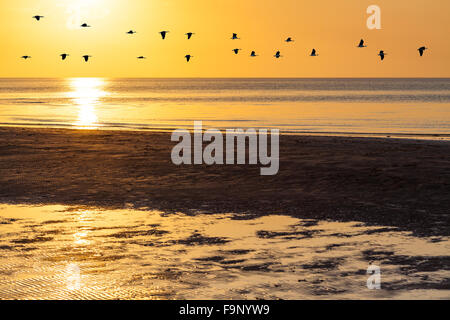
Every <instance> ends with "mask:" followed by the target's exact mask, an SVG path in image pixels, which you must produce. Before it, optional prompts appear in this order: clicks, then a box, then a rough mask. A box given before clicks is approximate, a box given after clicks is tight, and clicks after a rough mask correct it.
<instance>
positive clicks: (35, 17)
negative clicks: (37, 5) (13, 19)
mask: <svg viewBox="0 0 450 320" xmlns="http://www.w3.org/2000/svg"><path fill="white" fill-rule="evenodd" d="M42 18H44V16H34V17H33V19H36V21H39V20H41V19H42Z"/></svg>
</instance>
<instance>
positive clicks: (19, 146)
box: [0, 127, 450, 236]
mask: <svg viewBox="0 0 450 320" xmlns="http://www.w3.org/2000/svg"><path fill="white" fill-rule="evenodd" d="M174 144H175V143H173V142H171V141H170V134H168V133H154V132H123V131H116V132H108V131H99V130H97V131H95V130H94V131H91V130H65V129H33V128H6V127H3V128H0V201H2V202H9V203H29V204H66V205H75V206H95V207H105V208H124V207H127V206H129V205H130V204H131V205H132V206H133V208H137V209H139V208H150V209H156V210H160V211H163V212H168V213H170V212H185V213H189V212H191V213H193V214H195V213H198V212H208V213H229V212H234V213H239V214H241V217H242V218H244V219H245V217H250V218H254V217H255V216H258V215H267V214H287V215H292V216H295V217H298V218H304V219H318V220H324V219H333V220H338V221H361V222H364V223H367V224H371V225H385V226H392V227H397V228H399V230H405V231H412V232H413V233H414V234H416V235H420V236H430V235H434V236H448V235H450V228H448V226H449V225H450V197H449V196H448V195H449V194H450V157H449V154H450V143H448V142H444V141H442V142H440V141H416V140H399V139H379V138H347V137H319V136H317V137H308V136H304V137H303V136H302V137H299V136H287V135H286V136H281V138H280V172H279V174H278V175H276V176H270V177H262V176H260V172H259V166H242V165H231V166H206V165H200V166H175V165H173V164H172V162H171V160H170V159H171V158H170V152H171V148H172V147H173V146H174ZM236 217H238V216H236ZM311 223H313V222H311Z"/></svg>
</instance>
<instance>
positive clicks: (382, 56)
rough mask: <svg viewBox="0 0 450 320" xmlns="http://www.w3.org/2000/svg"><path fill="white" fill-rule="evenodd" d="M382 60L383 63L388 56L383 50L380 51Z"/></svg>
mask: <svg viewBox="0 0 450 320" xmlns="http://www.w3.org/2000/svg"><path fill="white" fill-rule="evenodd" d="M378 55H379V56H380V58H381V61H383V60H384V56H385V55H387V53H385V52H384V51H383V50H380V53H379V54H378Z"/></svg>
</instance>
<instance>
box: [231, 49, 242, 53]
mask: <svg viewBox="0 0 450 320" xmlns="http://www.w3.org/2000/svg"><path fill="white" fill-rule="evenodd" d="M239 50H242V49H233V52H234V53H235V54H238V53H239Z"/></svg>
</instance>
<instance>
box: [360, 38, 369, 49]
mask: <svg viewBox="0 0 450 320" xmlns="http://www.w3.org/2000/svg"><path fill="white" fill-rule="evenodd" d="M366 47H367V46H365V45H364V40H363V39H361V41H360V42H359V44H358V48H366Z"/></svg>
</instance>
